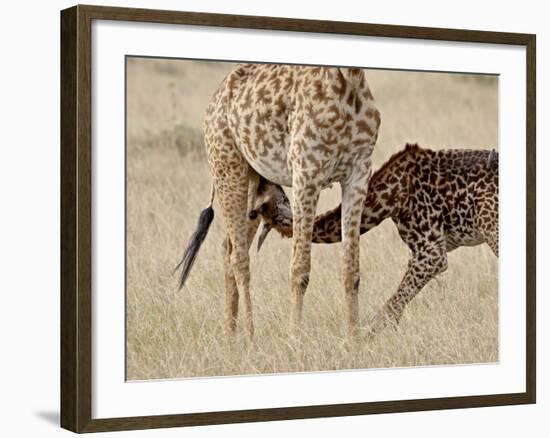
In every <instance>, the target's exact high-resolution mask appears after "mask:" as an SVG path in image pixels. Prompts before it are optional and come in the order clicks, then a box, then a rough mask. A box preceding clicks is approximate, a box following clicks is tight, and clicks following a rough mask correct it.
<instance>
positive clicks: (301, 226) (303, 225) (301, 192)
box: [290, 171, 320, 335]
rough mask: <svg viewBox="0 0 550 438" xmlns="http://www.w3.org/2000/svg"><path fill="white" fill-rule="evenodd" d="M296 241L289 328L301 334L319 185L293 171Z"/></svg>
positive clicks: (291, 281) (294, 237) (292, 265)
mask: <svg viewBox="0 0 550 438" xmlns="http://www.w3.org/2000/svg"><path fill="white" fill-rule="evenodd" d="M292 192H293V200H292V212H293V216H294V221H293V238H292V261H291V265H290V284H291V290H292V297H293V304H292V310H291V312H292V313H291V317H290V328H291V332H292V333H293V334H295V335H296V334H298V332H299V330H300V327H301V320H302V307H303V301H304V294H305V293H306V289H307V285H308V283H309V274H310V269H311V239H312V234H313V223H314V220H315V209H316V207H317V201H318V200H319V194H320V186H319V184H317V182H315V181H311V178H308V176H307V175H305V174H303V173H300V171H294V174H293V182H292Z"/></svg>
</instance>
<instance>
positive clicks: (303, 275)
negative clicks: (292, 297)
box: [290, 268, 309, 293]
mask: <svg viewBox="0 0 550 438" xmlns="http://www.w3.org/2000/svg"><path fill="white" fill-rule="evenodd" d="M290 281H291V284H292V289H293V290H299V291H301V293H305V291H306V289H307V287H308V285H309V272H307V271H306V270H304V269H293V268H291V269H290Z"/></svg>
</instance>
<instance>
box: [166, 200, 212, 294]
mask: <svg viewBox="0 0 550 438" xmlns="http://www.w3.org/2000/svg"><path fill="white" fill-rule="evenodd" d="M213 220H214V209H213V208H212V204H210V205H209V206H208V207H206V208H205V209H204V210H203V211H201V214H200V216H199V222H198V224H197V229H196V230H195V232H194V233H193V235H192V236H191V238H190V239H189V243H188V244H187V248H186V249H185V251H184V252H183V257H182V259H181V261H180V262H179V263H178V264H177V266H176V268H175V269H174V272H176V271H177V270H178V269H179V268H180V267H181V268H182V269H181V276H180V285H179V288H180V289H181V288H182V287H183V286H184V285H185V281H186V280H187V277H188V276H189V273H190V272H191V268H192V267H193V264H194V263H195V259H196V258H197V254H198V253H199V249H200V247H201V245H202V243H203V242H204V239H205V238H206V235H207V234H208V230H209V229H210V225H211V224H212V221H213Z"/></svg>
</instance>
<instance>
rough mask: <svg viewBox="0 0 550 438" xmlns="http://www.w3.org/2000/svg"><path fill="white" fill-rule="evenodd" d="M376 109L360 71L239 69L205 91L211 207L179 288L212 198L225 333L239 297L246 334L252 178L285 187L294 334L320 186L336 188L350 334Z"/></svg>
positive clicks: (185, 261)
mask: <svg viewBox="0 0 550 438" xmlns="http://www.w3.org/2000/svg"><path fill="white" fill-rule="evenodd" d="M379 126H380V113H379V112H378V110H377V109H376V107H375V105H374V99H373V96H372V93H371V91H370V89H369V87H368V85H367V82H366V79H365V73H364V71H363V70H361V69H357V68H323V67H306V66H289V65H273V64H240V65H237V66H236V67H235V69H234V70H233V71H231V72H230V73H229V74H228V75H227V77H226V78H225V80H224V81H223V82H222V84H221V86H220V87H219V89H218V90H217V91H216V93H215V94H214V96H213V98H212V100H211V102H210V104H209V106H208V108H207V110H206V116H205V122H204V139H205V144H206V152H207V156H208V163H209V165H210V170H211V173H212V177H213V180H214V181H213V188H212V196H211V200H210V205H209V206H208V207H207V208H206V209H205V210H203V212H202V213H201V217H200V219H199V225H198V228H197V231H196V232H195V234H194V235H193V237H192V238H191V241H190V243H189V246H188V247H187V249H186V250H185V253H184V256H183V259H182V261H181V262H180V265H182V267H183V269H182V275H181V282H180V285H181V286H183V284H184V283H185V280H186V278H187V276H188V274H189V271H190V269H191V266H192V265H193V262H194V260H195V257H196V255H197V252H198V249H199V247H200V245H201V243H202V241H203V240H204V238H205V237H206V233H207V231H208V227H209V225H210V223H211V222H212V219H213V217H214V211H213V209H212V203H213V200H214V196H215V195H217V196H218V198H219V203H220V206H221V209H222V211H223V216H224V219H225V224H226V228H227V236H226V239H225V242H224V250H225V294H226V305H225V327H226V331H227V332H228V333H232V332H234V331H235V328H236V319H237V313H238V299H239V294H241V295H242V296H243V297H244V302H245V311H246V324H247V328H248V332H249V334H250V336H252V335H253V332H254V325H253V320H252V303H251V298H250V290H249V282H250V271H249V256H248V250H249V247H250V243H251V241H252V239H253V237H254V235H255V233H256V230H257V226H258V223H259V220H258V219H256V220H252V221H251V220H249V218H248V214H247V212H248V211H250V210H251V209H252V207H253V206H254V198H255V195H256V192H257V189H258V185H259V183H260V179H261V177H263V178H265V179H267V180H269V181H272V182H274V183H276V184H280V185H284V186H292V193H293V203H292V211H293V216H294V225H293V236H294V237H293V243H292V261H291V267H290V283H291V290H292V295H293V299H294V302H293V305H292V314H291V320H290V322H291V330H292V332H294V333H296V332H297V331H298V330H299V328H300V323H301V315H302V305H303V297H304V294H305V291H306V288H307V285H308V282H309V273H310V265H311V236H312V230H313V222H314V219H315V210H316V206H317V201H318V199H319V194H320V191H321V189H322V188H324V187H326V186H328V185H330V184H331V183H333V182H339V183H340V184H341V187H342V242H343V251H344V255H343V263H342V271H343V272H342V274H343V283H344V291H345V299H346V307H347V329H348V333H350V334H354V333H356V329H357V319H358V312H359V311H358V306H359V303H358V297H357V293H358V290H359V226H360V223H361V212H362V210H363V203H364V200H365V197H366V194H367V188H368V181H369V178H370V175H371V154H372V151H373V148H374V145H375V143H376V139H377V137H378V128H379Z"/></svg>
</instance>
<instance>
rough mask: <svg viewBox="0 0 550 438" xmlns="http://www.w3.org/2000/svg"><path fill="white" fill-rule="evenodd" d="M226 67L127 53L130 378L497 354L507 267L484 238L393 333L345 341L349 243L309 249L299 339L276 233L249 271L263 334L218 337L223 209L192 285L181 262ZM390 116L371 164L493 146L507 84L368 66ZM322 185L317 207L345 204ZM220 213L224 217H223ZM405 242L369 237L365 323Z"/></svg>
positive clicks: (391, 231) (492, 357)
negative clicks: (210, 106) (397, 156)
mask: <svg viewBox="0 0 550 438" xmlns="http://www.w3.org/2000/svg"><path fill="white" fill-rule="evenodd" d="M230 67H231V65H230V64H221V63H202V62H191V61H164V60H140V59H131V60H129V64H128V145H127V148H128V149H127V154H128V169H127V173H128V179H127V193H128V206H127V207H128V217H127V237H128V238H127V242H128V248H127V251H128V259H127V279H128V289H127V302H128V309H127V310H128V311H127V318H128V319H127V355H128V362H127V363H128V369H127V376H128V379H130V380H139V379H155V378H175V377H191V376H215V375H230V374H255V373H282V372H297V371H313V370H335V369H350V368H370V367H396V366H400V367H402V366H419V365H440V364H464V363H479V362H493V361H496V360H498V261H497V259H496V258H495V257H494V256H493V255H492V253H491V252H490V250H489V249H488V247H487V246H486V245H482V246H479V247H474V248H463V249H459V250H457V251H455V252H453V253H451V254H450V256H449V269H448V271H447V272H446V273H445V274H443V275H442V276H440V277H439V278H438V279H437V280H434V281H432V282H431V283H430V284H428V286H426V287H425V288H424V290H423V291H422V292H421V293H420V294H419V296H418V297H417V298H416V299H415V300H414V301H413V302H412V303H411V304H410V306H409V307H408V308H407V310H406V312H405V316H404V318H403V320H402V322H401V324H400V326H399V328H398V329H397V330H391V329H390V330H386V331H385V332H383V333H381V334H380V335H379V336H378V337H376V338H375V339H374V340H372V341H370V342H368V343H367V342H361V343H359V344H358V345H350V344H349V343H348V342H347V341H346V338H345V335H344V315H343V311H344V305H343V296H342V295H343V292H342V285H341V282H340V279H339V277H340V276H339V272H340V251H341V248H340V245H339V244H338V245H316V246H314V248H313V258H312V273H311V282H310V286H309V288H308V291H307V294H306V298H305V304H304V332H305V334H304V336H303V337H302V339H301V342H300V343H298V342H296V341H293V340H292V339H291V338H290V336H289V335H288V330H287V326H288V316H289V310H290V291H289V285H288V268H289V263H290V241H288V240H285V241H283V240H281V239H280V238H279V237H278V236H276V235H271V236H269V237H268V239H267V241H266V244H265V245H264V248H263V249H262V252H261V257H258V256H257V255H256V253H255V252H252V253H251V254H252V257H251V258H252V261H251V271H252V284H251V290H252V294H253V305H254V320H255V324H256V337H255V340H256V342H255V343H254V344H253V345H251V346H249V345H248V344H247V342H246V336H245V330H244V327H243V326H242V318H241V321H239V324H240V326H239V335H238V336H239V338H238V339H237V340H236V343H235V344H234V347H233V348H230V347H229V346H228V345H227V343H226V340H225V337H224V333H223V325H222V322H223V305H224V293H223V272H222V269H223V268H222V255H221V242H222V238H223V236H224V224H223V220H222V218H221V215H220V214H218V216H217V217H216V219H215V221H214V224H213V225H212V228H211V230H210V234H209V235H208V238H207V240H206V242H205V244H204V246H203V248H202V249H201V252H200V254H199V257H198V259H197V262H196V264H195V267H194V270H193V272H192V273H191V276H190V278H189V280H188V283H187V285H186V287H185V288H184V289H183V290H182V291H180V292H178V290H177V278H176V276H173V275H172V269H173V267H174V266H175V264H176V263H177V261H178V260H179V258H180V256H181V253H182V250H183V246H184V244H185V242H186V240H187V238H188V237H189V236H190V234H191V233H192V232H193V230H194V228H195V225H196V220H197V218H198V214H199V212H200V210H201V209H202V208H203V207H204V206H205V205H206V203H207V202H208V197H209V192H210V184H211V180H210V175H209V171H208V166H207V163H206V159H205V156H204V151H203V145H202V137H201V125H202V116H203V111H204V108H205V107H206V104H207V102H208V99H209V98H210V96H211V94H212V93H213V91H214V90H215V88H216V87H217V85H218V84H219V82H220V81H221V80H222V79H223V77H224V75H225V74H226V72H227V71H228V69H229V68H230ZM368 77H369V83H370V86H371V88H372V89H373V91H374V94H375V98H376V99H377V103H378V105H379V107H380V110H381V113H382V127H381V133H380V137H379V141H378V144H377V147H376V152H375V154H374V163H375V167H377V166H379V165H380V164H381V163H382V162H383V160H385V159H386V158H388V157H389V155H391V154H392V153H394V152H395V151H397V150H399V149H400V148H401V147H402V146H403V145H404V143H405V142H407V141H409V142H411V141H414V142H418V143H420V144H421V145H424V146H429V147H433V148H444V147H445V148H449V147H457V148H462V147H469V148H493V147H496V146H497V138H498V137H497V132H498V129H497V128H498V127H497V124H498V117H497V108H498V88H497V82H496V81H495V80H494V79H491V78H479V77H473V76H464V75H448V74H430V73H414V72H393V71H369V73H368ZM339 198H340V197H339V191H338V190H337V189H336V188H334V189H332V190H328V191H325V192H324V193H323V195H322V197H321V203H320V207H319V209H320V210H325V209H327V208H329V207H333V206H334V205H336V204H338V203H339ZM218 213H219V212H218ZM407 259H408V249H407V247H406V246H405V245H404V244H403V243H402V242H401V240H400V239H399V237H398V235H397V233H396V230H395V228H394V226H393V224H392V223H391V222H390V221H386V222H384V223H383V224H382V225H381V226H380V227H378V228H377V229H375V230H373V231H372V232H370V233H369V234H368V235H366V236H363V237H362V239H361V277H362V281H361V293H360V304H361V322H362V325H366V323H367V321H368V319H369V318H370V316H371V315H372V314H373V313H374V312H375V311H376V309H378V308H379V307H380V306H381V305H382V304H383V302H384V301H385V300H386V299H387V298H388V297H389V296H390V295H391V294H392V293H394V292H395V290H396V288H397V285H398V283H399V281H400V278H401V276H402V275H403V273H404V272H405V269H406V265H407Z"/></svg>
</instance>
